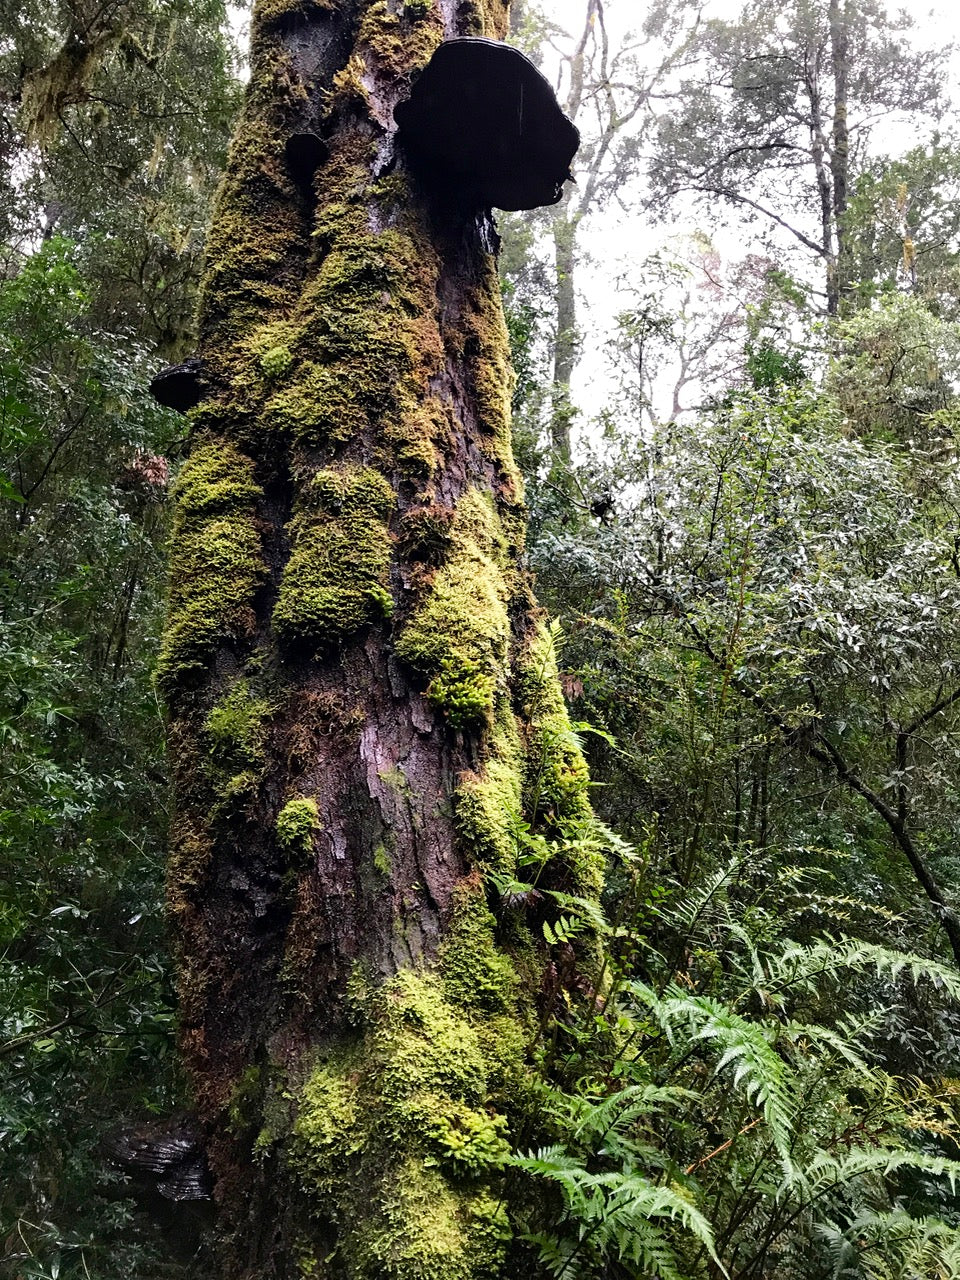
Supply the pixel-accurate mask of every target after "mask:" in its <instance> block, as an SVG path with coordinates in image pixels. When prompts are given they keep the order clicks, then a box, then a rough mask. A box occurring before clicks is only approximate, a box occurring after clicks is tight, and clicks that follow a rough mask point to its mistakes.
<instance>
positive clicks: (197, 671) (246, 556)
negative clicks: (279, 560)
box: [157, 439, 266, 692]
mask: <svg viewBox="0 0 960 1280" xmlns="http://www.w3.org/2000/svg"><path fill="white" fill-rule="evenodd" d="M262 496H263V495H262V491H261V489H260V487H259V485H258V484H257V483H256V481H255V480H254V475H253V463H252V461H251V460H250V459H249V458H247V457H245V456H244V455H243V454H242V453H240V452H239V451H238V450H237V449H236V448H235V447H234V446H233V445H232V444H230V443H228V442H227V441H225V440H209V439H208V440H205V441H203V442H202V443H201V444H199V445H198V446H197V447H196V448H195V449H194V451H193V453H192V454H191V456H190V458H189V460H188V461H187V462H186V463H185V464H184V467H183V470H182V471H181V473H180V475H179V477H178V479H177V482H176V484H175V486H174V498H175V501H176V514H175V516H174V528H173V539H172V550H171V560H170V604H169V613H168V622H167V630H166V634H165V635H164V640H163V647H162V649H161V652H160V659H159V662H158V665H157V681H158V683H159V685H160V686H161V687H162V688H163V689H164V690H165V691H167V692H170V691H172V690H173V689H174V688H175V687H176V686H177V685H179V684H180V683H181V682H183V681H186V680H190V679H191V678H194V677H198V676H200V675H203V674H205V673H206V669H207V666H208V664H209V662H210V659H211V658H212V657H213V654H214V652H215V650H216V648H217V646H218V644H220V643H221V642H222V641H224V640H229V641H233V642H235V643H237V642H239V641H241V640H244V639H247V638H248V637H249V636H250V635H251V634H252V632H253V629H254V625H255V619H254V614H253V607H252V606H253V598H254V596H255V594H256V591H257V588H258V587H259V585H260V583H261V582H262V581H263V579H264V577H265V576H266V570H265V567H264V563H263V555H262V548H261V539H260V533H259V529H258V526H257V522H256V514H257V504H258V501H259V499H260V498H261V497H262Z"/></svg>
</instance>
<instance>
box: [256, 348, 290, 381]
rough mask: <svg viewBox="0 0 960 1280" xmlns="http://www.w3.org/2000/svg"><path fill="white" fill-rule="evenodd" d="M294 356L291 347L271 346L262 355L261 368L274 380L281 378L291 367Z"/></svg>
mask: <svg viewBox="0 0 960 1280" xmlns="http://www.w3.org/2000/svg"><path fill="white" fill-rule="evenodd" d="M292 361H293V356H292V355H291V354H290V349H289V347H270V348H269V349H268V350H267V351H265V352H264V353H263V355H262V356H261V357H260V368H261V370H262V371H263V376H264V377H265V378H269V379H270V380H271V381H273V379H274V378H280V377H282V376H283V374H285V373H286V371H287V370H288V369H289V368H290V365H291V363H292Z"/></svg>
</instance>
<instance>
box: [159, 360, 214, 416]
mask: <svg viewBox="0 0 960 1280" xmlns="http://www.w3.org/2000/svg"><path fill="white" fill-rule="evenodd" d="M150 394H151V395H152V396H153V398H154V400H156V402H157V403H158V404H162V405H163V407H164V408H165V409H175V410H176V411H177V413H186V412H187V410H188V409H193V408H194V407H195V406H196V405H198V404H199V403H200V401H201V400H202V399H203V395H204V385H203V376H202V366H201V362H200V360H199V359H198V358H197V357H196V356H189V357H188V358H187V359H186V360H184V362H183V364H171V365H168V366H167V368H166V369H161V370H160V372H159V373H158V374H157V375H156V377H155V378H153V380H152V381H151V383H150Z"/></svg>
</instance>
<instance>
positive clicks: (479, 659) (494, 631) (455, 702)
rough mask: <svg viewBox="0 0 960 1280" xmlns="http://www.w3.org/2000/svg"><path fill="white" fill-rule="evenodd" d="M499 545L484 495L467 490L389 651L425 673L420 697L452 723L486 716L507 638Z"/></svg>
mask: <svg viewBox="0 0 960 1280" xmlns="http://www.w3.org/2000/svg"><path fill="white" fill-rule="evenodd" d="M504 557H505V545H504V541H503V536H502V533H501V532H500V529H499V523H498V521H497V517H496V513H495V512H494V509H493V501H492V499H491V497H490V495H489V494H485V493H482V492H481V491H480V490H478V489H468V490H467V492H466V493H465V494H464V495H463V497H462V498H461V499H460V501H459V503H458V504H457V509H456V514H455V516H454V519H453V523H452V525H451V529H450V547H449V551H448V554H447V557H446V559H445V561H444V563H443V564H442V565H441V566H440V567H439V568H438V569H437V571H436V574H435V576H434V579H433V582H432V584H431V586H430V588H429V589H428V591H427V592H426V596H425V598H424V600H423V601H422V603H421V604H420V605H419V607H418V608H417V610H416V611H415V613H414V615H413V617H412V618H411V619H410V621H409V622H408V623H407V624H406V626H405V627H404V628H403V630H402V631H401V633H400V636H399V638H398V640H397V653H398V654H399V656H400V657H401V658H402V659H403V660H404V661H405V662H407V663H409V664H410V666H411V667H413V668H414V669H415V670H417V671H419V672H421V674H423V675H425V676H427V677H428V678H429V679H430V684H429V685H428V687H427V697H428V698H429V699H430V701H431V702H432V703H433V704H434V705H435V706H436V707H437V708H438V709H439V710H441V711H443V712H444V713H445V714H446V715H447V717H448V718H449V719H450V721H451V722H452V723H453V724H457V725H460V724H468V723H473V722H478V721H483V720H487V719H489V717H490V716H491V714H492V711H493V700H494V693H495V690H496V681H497V679H498V677H500V676H502V673H503V671H504V666H505V663H506V658H507V645H508V643H509V639H510V621H509V618H508V616H507V601H508V588H507V585H506V583H505V580H504V574H503V569H502V564H503V561H504Z"/></svg>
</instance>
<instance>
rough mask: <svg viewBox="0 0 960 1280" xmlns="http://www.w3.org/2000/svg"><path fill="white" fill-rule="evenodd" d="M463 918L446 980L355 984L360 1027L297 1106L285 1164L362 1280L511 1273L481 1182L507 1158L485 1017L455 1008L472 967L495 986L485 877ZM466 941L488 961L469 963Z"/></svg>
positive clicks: (497, 1211) (503, 1229) (418, 976)
mask: <svg viewBox="0 0 960 1280" xmlns="http://www.w3.org/2000/svg"><path fill="white" fill-rule="evenodd" d="M478 894H479V895H480V897H479V899H478V897H477V895H478ZM471 914H475V915H476V923H475V925H474V926H473V927H471V926H469V925H468V924H467V917H468V916H470V915H471ZM457 919H458V920H459V921H460V924H461V926H462V927H460V928H459V933H458V938H459V942H458V943H457V944H453V943H451V948H450V952H449V954H448V955H447V957H446V960H445V961H444V966H443V967H444V969H445V971H446V976H440V975H439V974H437V973H430V974H428V973H423V972H413V971H410V970H405V971H401V972H400V973H398V974H397V975H396V976H395V977H394V978H393V979H392V980H391V981H389V982H388V983H386V984H385V985H384V986H381V987H379V988H375V987H373V986H372V985H371V983H370V980H369V978H364V979H363V980H362V981H361V980H360V979H359V978H356V979H355V980H354V981H353V982H352V987H351V990H352V993H353V999H354V1003H356V1002H358V1001H359V1003H360V1004H361V1005H362V1006H363V1014H362V1025H363V1028H364V1030H363V1032H362V1034H361V1036H360V1037H359V1038H358V1039H357V1040H356V1041H355V1042H354V1043H353V1044H352V1045H350V1046H348V1047H345V1048H342V1049H340V1050H339V1051H338V1053H337V1054H336V1055H333V1056H331V1057H328V1058H327V1059H326V1060H325V1061H322V1062H320V1063H319V1064H318V1065H317V1066H316V1068H315V1069H314V1071H313V1072H312V1073H311V1075H310V1076H309V1079H308V1080H307V1082H306V1084H305V1086H304V1087H303V1090H302V1092H301V1095H300V1098H299V1102H298V1115H297V1119H296V1121H295V1123H294V1126H293V1134H294V1143H293V1147H292V1158H291V1168H292V1170H293V1171H294V1173H295V1174H296V1176H297V1178H298V1179H299V1180H300V1181H301V1182H302V1184H303V1185H305V1186H306V1187H308V1188H310V1189H311V1192H312V1194H314V1195H316V1194H317V1193H319V1194H320V1195H321V1203H322V1204H323V1205H324V1213H325V1215H326V1216H328V1217H329V1219H330V1220H331V1222H333V1223H334V1224H335V1225H337V1226H338V1228H339V1241H340V1245H339V1252H340V1256H341V1261H342V1264H343V1267H344V1269H345V1271H346V1273H347V1274H350V1275H352V1276H356V1277H358V1278H364V1280H383V1277H386V1276H390V1277H395V1278H396V1280H451V1278H453V1280H493V1278H494V1277H495V1276H498V1275H499V1274H500V1268H501V1267H502V1264H503V1259H504V1249H505V1245H506V1242H507V1241H508V1239H509V1235H510V1232H509V1228H508V1224H507V1218H506V1213H505V1211H504V1209H503V1208H502V1206H501V1205H500V1204H499V1202H498V1201H497V1200H495V1199H494V1198H493V1197H492V1196H491V1195H490V1194H489V1192H488V1191H487V1189H486V1187H485V1185H484V1183H485V1181H486V1180H488V1179H489V1178H490V1177H491V1175H492V1174H494V1173H495V1172H496V1171H497V1170H498V1169H500V1168H501V1166H502V1164H503V1161H504V1158H505V1156H506V1154H507V1152H508V1150H509V1147H508V1144H507V1141H506V1124H505V1121H504V1120H503V1119H502V1117H501V1116H500V1115H499V1114H497V1113H496V1112H495V1111H493V1110H492V1109H491V1108H490V1106H489V1097H490V1093H489V1078H490V1075H491V1068H490V1067H488V1064H487V1062H486V1059H485V1057H484V1053H483V1051H482V1049H481V1032H480V1029H481V1028H482V1027H483V1025H484V1024H485V1022H487V1021H488V1020H489V1015H488V1014H487V1013H486V1012H484V1011H483V1009H482V1002H477V1001H476V1000H474V1001H473V1003H472V1008H473V1009H474V1010H475V1011H476V1020H474V1016H473V1015H472V1014H470V1013H468V1012H467V1010H466V1008H465V1007H462V1006H461V1005H460V1004H458V1002H457V999H456V995H457V993H458V992H459V991H460V990H461V987H465V986H466V985H467V984H469V982H470V981H471V980H472V976H475V975H476V973H477V972H478V969H477V965H478V963H479V966H480V968H481V969H482V968H483V967H484V965H486V967H487V979H486V981H488V982H489V981H492V978H491V977H490V974H491V973H492V969H491V965H492V961H491V954H492V932H491V929H492V925H491V922H490V920H489V918H488V913H486V907H485V906H484V905H483V903H482V889H481V888H480V884H479V880H478V881H476V882H475V883H472V884H471V885H470V886H469V888H468V889H465V890H464V893H463V895H462V896H461V897H460V898H459V899H458V908H457ZM471 943H476V944H477V945H478V946H479V947H480V949H481V950H485V956H486V959H485V960H482V961H480V962H475V961H473V960H471V959H470V958H469V957H467V955H466V951H467V949H468V948H469V946H470V945H471ZM461 952H462V953H463V954H461ZM500 959H501V963H502V965H504V966H507V967H509V962H508V961H507V959H506V957H501V958H500ZM471 966H472V968H471ZM454 973H457V974H459V977H458V978H454V976H453V975H454ZM499 976H500V977H501V978H502V979H503V982H504V988H505V990H509V987H510V982H509V978H508V977H506V976H505V974H503V973H501V974H500V975H499ZM503 998H504V999H506V998H507V997H503ZM501 1017H502V1020H503V1021H504V1022H506V1021H508V1017H507V1015H501ZM518 1042H519V1037H518V1034H517V1033H516V1032H515V1034H514V1037H513V1043H514V1044H516V1043H518ZM518 1054H522V1050H519V1051H518ZM496 1073H497V1075H498V1076H499V1074H500V1072H499V1068H497V1069H496Z"/></svg>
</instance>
